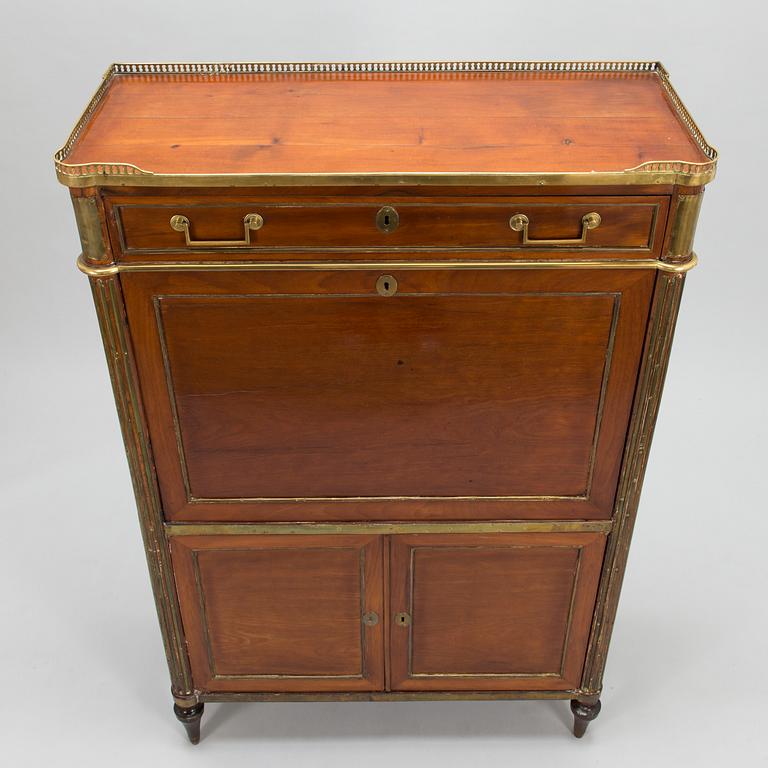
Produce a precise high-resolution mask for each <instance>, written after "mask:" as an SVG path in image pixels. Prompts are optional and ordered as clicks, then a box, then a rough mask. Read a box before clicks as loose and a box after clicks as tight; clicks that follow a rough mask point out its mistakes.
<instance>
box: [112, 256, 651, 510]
mask: <svg viewBox="0 0 768 768" xmlns="http://www.w3.org/2000/svg"><path fill="white" fill-rule="evenodd" d="M379 274H380V273H378V272H370V271H354V272H323V271H317V272H312V273H306V272H305V273H281V272H279V271H274V272H269V273H253V272H244V273H231V272H230V273H220V272H213V273H184V274H174V273H133V274H125V275H122V276H121V279H122V281H123V284H124V286H125V292H126V296H127V297H128V304H129V308H128V314H129V318H130V322H131V323H132V325H133V327H134V332H135V334H137V338H138V343H137V357H138V360H139V370H140V374H141V376H142V386H143V387H144V389H145V391H146V393H147V407H148V408H149V409H151V411H152V418H151V423H152V425H153V427H154V429H153V433H152V441H153V445H154V446H155V453H156V460H157V463H158V467H159V470H160V478H161V488H162V492H163V500H164V505H165V512H166V517H167V518H168V519H172V520H189V521H191V520H198V521H199V520H254V521H258V520H296V519H305V520H313V519H316V520H334V519H336V520H345V519H346V520H350V519H352V520H354V519H357V520H365V519H379V520H381V519H384V520H386V519H389V520H392V519H414V518H416V519H418V518H419V517H424V518H427V519H428V518H431V519H497V518H501V519H503V518H509V517H512V518H515V517H519V518H531V517H533V518H536V517H541V518H549V519H558V518H560V519H567V518H574V517H577V518H590V517H594V518H608V517H609V516H610V514H611V509H612V504H613V497H614V492H615V484H616V478H617V473H618V468H619V456H620V448H621V446H622V445H623V441H624V436H625V433H626V425H627V419H628V415H629V407H630V403H631V399H632V395H633V392H634V385H635V378H636V373H637V364H638V360H639V353H640V349H641V346H642V340H643V335H644V330H645V322H646V319H647V309H648V300H649V295H650V290H651V287H652V283H653V274H652V273H651V272H648V271H645V270H637V271H633V270H616V271H600V270H588V271H569V270H557V271H556V272H543V271H536V270H530V271H528V270H523V271H514V270H510V271H500V272H493V273H490V272H484V271H472V270H466V271H450V270H436V271H429V270H425V271H417V272H407V271H403V272H401V273H400V274H397V275H396V278H397V280H398V281H399V283H400V290H399V292H398V294H397V295H396V296H394V297H381V296H378V295H377V294H376V292H375V287H374V286H375V283H376V279H377V278H378V277H379ZM158 297H161V298H158ZM614 324H615V327H614ZM161 328H162V339H161ZM163 350H165V352H164V351H163ZM164 357H165V358H166V360H167V369H166V366H165V365H164V360H163V358H164ZM608 362H610V368H609V369H607V368H606V366H607V363H608ZM606 370H608V375H607V377H606V378H605V382H604V375H605V372H606ZM601 393H602V394H601ZM601 397H602V405H601ZM174 410H175V417H176V419H177V422H178V424H179V432H178V434H177V433H176V431H175V428H174ZM596 435H597V439H596V440H595V436H596ZM593 451H594V455H593ZM182 456H183V458H184V461H182V460H181V459H182ZM185 467H186V477H185V473H184V468H185ZM553 468H556V471H553ZM410 496H413V497H435V498H432V499H419V498H416V499H401V498H395V499H391V498H382V499H380V500H378V501H377V500H375V498H372V499H371V500H367V501H365V502H361V501H359V499H358V497H410ZM451 496H455V497H464V499H457V500H448V499H446V498H445V497H451ZM489 496H490V497H505V498H502V499H492V500H484V498H483V497H489ZM295 497H305V498H306V499H308V500H306V501H303V502H301V503H300V504H297V503H296V502H293V501H289V500H288V499H293V498H295ZM331 497H333V499H336V500H332V498H331ZM339 497H341V498H339ZM506 497H515V498H506ZM530 497H534V498H530ZM552 497H556V498H552ZM251 498H253V499H263V501H258V500H253V501H248V500H247V499H251ZM313 498H315V499H318V500H317V501H312V499H313ZM217 499H218V500H220V501H216V500H217ZM280 499H283V500H282V501H281V500H280ZM345 499H347V501H345ZM201 502H202V503H201Z"/></svg>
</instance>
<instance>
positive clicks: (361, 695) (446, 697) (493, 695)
mask: <svg viewBox="0 0 768 768" xmlns="http://www.w3.org/2000/svg"><path fill="white" fill-rule="evenodd" d="M582 695H583V694H582V692H581V691H580V690H578V689H572V690H567V691H392V692H388V691H370V692H358V693H256V692H252V693H236V692H232V693H202V692H199V693H197V694H196V698H197V700H198V701H222V702H224V701H233V702H234V701H259V702H267V701H272V702H280V701H509V700H516V699H575V698H579V697H581V696H582Z"/></svg>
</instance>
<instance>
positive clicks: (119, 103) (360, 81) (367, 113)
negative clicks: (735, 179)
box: [68, 72, 708, 174]
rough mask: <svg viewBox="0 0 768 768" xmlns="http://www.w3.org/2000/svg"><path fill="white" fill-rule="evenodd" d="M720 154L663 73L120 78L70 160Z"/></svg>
mask: <svg viewBox="0 0 768 768" xmlns="http://www.w3.org/2000/svg"><path fill="white" fill-rule="evenodd" d="M384 118H386V119H384ZM707 159H708V158H707V157H706V156H705V155H704V154H703V152H702V151H701V149H699V147H698V146H697V145H696V144H695V142H694V141H693V139H692V138H691V136H690V134H689V132H688V131H687V129H686V128H685V127H684V126H683V124H682V123H681V122H680V120H679V118H678V117H677V115H676V114H675V112H674V111H673V108H672V105H671V103H670V102H669V100H668V98H667V97H666V95H665V94H664V92H663V89H662V87H661V84H660V82H659V78H658V75H656V74H655V73H530V72H516V73H515V72H507V73H494V74H487V73H424V74H408V75H404V74H396V73H391V74H367V75H366V74H360V73H355V74H342V73H337V74H285V75H279V74H271V75H255V74H254V75H207V76H206V75H194V76H184V75H169V76H162V75H160V76H151V77H141V76H123V75H118V76H116V77H114V78H113V80H112V82H111V83H110V85H109V88H108V90H107V92H106V95H105V97H104V99H103V101H102V103H101V105H100V106H99V108H98V109H97V112H96V114H95V115H94V117H93V118H92V119H91V121H90V122H89V123H88V125H87V126H86V128H85V130H84V131H83V133H82V134H81V136H80V138H79V140H78V141H77V143H76V144H75V146H74V148H73V150H72V152H71V154H70V156H69V158H68V162H70V163H115V162H121V163H130V164H133V165H136V166H138V167H140V168H142V169H144V170H148V171H152V172H154V173H202V174H206V173H208V174H212V173H216V174H223V173H358V174H364V173H370V172H378V173H381V172H414V173H446V172H458V173H462V172H475V173H482V172H490V173H495V172H511V173H535V172H544V173H547V172H556V173H560V172H577V171H585V172H588V171H623V170H625V169H628V168H632V167H634V166H637V165H639V164H641V163H643V162H646V161H650V160H681V161H688V162H706V161H707Z"/></svg>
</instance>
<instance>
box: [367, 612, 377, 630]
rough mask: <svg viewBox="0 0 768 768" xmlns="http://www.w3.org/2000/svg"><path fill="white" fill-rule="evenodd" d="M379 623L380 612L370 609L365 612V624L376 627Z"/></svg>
mask: <svg viewBox="0 0 768 768" xmlns="http://www.w3.org/2000/svg"><path fill="white" fill-rule="evenodd" d="M378 623H379V614H378V613H376V611H368V613H364V614H363V624H365V626H366V627H375V626H376V625H377V624H378Z"/></svg>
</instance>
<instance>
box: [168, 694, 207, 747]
mask: <svg viewBox="0 0 768 768" xmlns="http://www.w3.org/2000/svg"><path fill="white" fill-rule="evenodd" d="M204 708H205V704H195V705H194V706H193V707H180V706H179V705H178V704H174V705H173V713H174V714H175V715H176V717H177V718H178V720H179V722H180V723H181V724H182V725H183V726H184V727H185V728H186V729H187V736H189V740H190V741H191V742H192V743H193V744H197V743H198V742H199V741H200V720H201V718H202V717H203V709H204Z"/></svg>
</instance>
